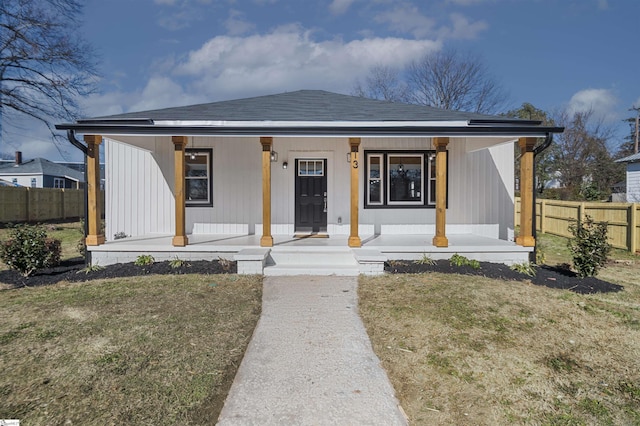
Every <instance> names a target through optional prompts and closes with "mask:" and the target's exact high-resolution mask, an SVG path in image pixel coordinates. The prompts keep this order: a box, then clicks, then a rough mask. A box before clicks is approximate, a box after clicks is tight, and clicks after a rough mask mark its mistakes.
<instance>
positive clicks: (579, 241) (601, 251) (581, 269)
mask: <svg viewBox="0 0 640 426" xmlns="http://www.w3.org/2000/svg"><path fill="white" fill-rule="evenodd" d="M569 232H571V234H572V235H573V238H571V239H570V240H569V242H568V246H569V250H570V251H571V257H572V258H573V267H574V269H575V270H576V272H577V273H578V276H579V277H582V278H584V277H593V276H595V275H597V273H598V270H599V269H600V268H602V267H603V266H604V264H605V263H607V256H608V255H609V252H610V251H611V244H609V241H608V240H607V223H606V222H600V223H596V222H594V221H593V219H592V218H591V217H590V216H587V217H586V218H585V220H584V221H577V222H574V223H572V224H571V225H569Z"/></svg>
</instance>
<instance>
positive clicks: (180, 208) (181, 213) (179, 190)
mask: <svg viewBox="0 0 640 426" xmlns="http://www.w3.org/2000/svg"><path fill="white" fill-rule="evenodd" d="M171 141H172V142H173V163H174V179H175V185H174V193H175V204H176V233H175V235H174V237H173V241H172V244H173V246H174V247H184V246H186V245H187V244H189V239H188V238H187V234H186V224H185V222H186V208H185V206H186V191H185V168H186V165H185V158H184V151H185V147H186V146H187V142H188V139H187V137H186V136H172V137H171Z"/></svg>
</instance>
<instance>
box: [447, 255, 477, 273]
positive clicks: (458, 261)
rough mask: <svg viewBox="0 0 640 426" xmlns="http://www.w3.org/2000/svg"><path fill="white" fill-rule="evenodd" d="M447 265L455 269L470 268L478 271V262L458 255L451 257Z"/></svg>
mask: <svg viewBox="0 0 640 426" xmlns="http://www.w3.org/2000/svg"><path fill="white" fill-rule="evenodd" d="M449 264H451V266H457V267H462V266H470V267H471V268H473V269H480V262H478V261H477V260H475V259H469V258H467V257H464V256H462V255H459V254H458V253H456V254H454V255H453V256H451V258H450V259H449Z"/></svg>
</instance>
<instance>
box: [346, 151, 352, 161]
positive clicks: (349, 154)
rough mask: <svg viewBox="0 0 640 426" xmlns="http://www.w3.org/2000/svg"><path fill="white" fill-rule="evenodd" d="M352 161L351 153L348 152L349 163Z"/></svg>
mask: <svg viewBox="0 0 640 426" xmlns="http://www.w3.org/2000/svg"><path fill="white" fill-rule="evenodd" d="M350 162H351V153H350V152H347V163H350Z"/></svg>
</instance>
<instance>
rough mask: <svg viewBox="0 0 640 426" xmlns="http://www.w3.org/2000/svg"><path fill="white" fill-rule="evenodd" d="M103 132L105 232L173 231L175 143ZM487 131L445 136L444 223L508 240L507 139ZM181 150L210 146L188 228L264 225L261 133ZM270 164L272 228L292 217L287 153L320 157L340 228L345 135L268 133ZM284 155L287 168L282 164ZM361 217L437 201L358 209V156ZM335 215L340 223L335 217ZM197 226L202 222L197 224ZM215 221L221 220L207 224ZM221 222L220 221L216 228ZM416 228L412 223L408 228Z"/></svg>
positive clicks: (415, 212) (409, 214) (420, 141)
mask: <svg viewBox="0 0 640 426" xmlns="http://www.w3.org/2000/svg"><path fill="white" fill-rule="evenodd" d="M118 139H120V140H121V141H122V142H126V143H127V144H125V143H121V142H117V141H114V140H107V142H106V157H107V158H106V173H107V182H108V184H107V188H106V190H107V202H106V204H107V206H106V223H107V230H106V233H107V238H109V237H111V238H112V237H113V234H114V233H116V232H125V233H126V234H127V235H134V236H135V235H143V234H147V233H166V234H170V233H173V232H174V220H175V219H174V217H175V216H174V197H173V193H172V190H173V179H174V178H173V170H174V166H173V144H172V143H171V140H170V138H169V137H126V138H125V137H118ZM491 144H495V139H465V138H452V139H451V142H450V143H449V145H448V150H449V182H448V191H449V197H448V198H449V208H448V209H447V224H448V225H456V226H462V227H464V226H466V225H475V224H487V225H490V226H491V227H493V228H495V229H499V236H500V238H503V239H507V238H508V237H509V236H510V234H509V233H510V232H512V230H513V200H514V198H513V177H514V174H513V144H512V143H506V144H503V145H497V146H491ZM187 148H199V149H202V148H211V149H212V155H213V177H212V181H213V207H187V209H186V228H187V233H191V232H192V230H193V229H194V227H195V228H198V229H217V230H218V231H217V232H220V229H239V228H240V227H236V226H234V225H236V224H242V225H245V228H246V229H247V230H248V232H249V233H254V232H258V233H259V232H260V231H261V225H262V155H261V150H262V147H261V145H260V142H259V138H255V137H253V138H251V137H246V138H232V137H227V138H224V137H190V138H189V143H188V145H187ZM273 149H274V150H275V151H276V152H277V153H278V161H277V162H276V163H272V171H271V174H272V181H271V182H272V231H273V233H278V230H283V229H285V230H287V232H289V231H288V230H289V229H291V228H292V225H293V223H294V222H295V210H294V209H295V206H294V197H295V160H296V159H304V158H326V159H327V170H326V172H327V192H328V205H327V222H328V224H329V229H330V230H331V229H333V230H337V229H343V228H344V229H346V231H345V232H348V227H347V225H348V223H349V217H350V164H349V163H348V162H347V158H346V155H347V153H348V152H349V144H348V139H347V138H294V137H290V138H289V137H276V138H274V141H273ZM377 149H379V150H389V149H393V150H431V149H433V146H432V143H431V139H430V138H397V139H389V138H363V139H362V144H361V146H360V152H361V153H362V154H363V153H364V151H365V150H377ZM283 162H287V163H288V168H287V169H286V170H285V169H283V168H282V164H283ZM360 164H361V167H360V168H359V174H360V185H359V187H360V188H359V189H360V194H361V195H360V197H359V198H360V200H359V206H360V223H361V224H365V225H371V226H373V227H374V229H375V232H376V233H379V232H381V229H382V225H383V224H386V225H388V224H396V225H424V224H429V225H432V224H434V223H435V209H433V208H420V209H364V208H363V203H364V197H363V195H362V193H363V188H364V171H365V159H364V156H361V161H360ZM339 221H341V222H342V227H339V226H338V225H337V224H338V222H339ZM201 224H205V226H201ZM208 224H219V225H220V227H217V228H216V227H213V228H211V227H208V226H207V225H208ZM223 224H224V226H222V225H223ZM416 229H417V228H416Z"/></svg>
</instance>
